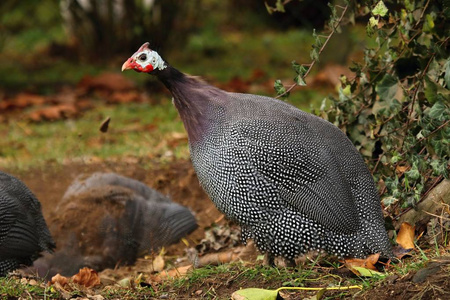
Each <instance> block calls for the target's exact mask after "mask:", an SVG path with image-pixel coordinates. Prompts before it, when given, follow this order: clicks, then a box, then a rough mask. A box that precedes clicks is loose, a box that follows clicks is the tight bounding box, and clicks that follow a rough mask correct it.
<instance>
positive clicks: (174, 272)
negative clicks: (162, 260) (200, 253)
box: [150, 265, 192, 282]
mask: <svg viewBox="0 0 450 300" xmlns="http://www.w3.org/2000/svg"><path fill="white" fill-rule="evenodd" d="M191 269H192V265H188V266H184V267H179V268H174V269H170V270H167V271H162V272H160V273H158V274H156V275H152V276H150V278H151V280H152V281H154V282H161V281H163V280H164V279H167V278H176V277H182V276H185V275H186V274H187V273H188V271H189V270H191Z"/></svg>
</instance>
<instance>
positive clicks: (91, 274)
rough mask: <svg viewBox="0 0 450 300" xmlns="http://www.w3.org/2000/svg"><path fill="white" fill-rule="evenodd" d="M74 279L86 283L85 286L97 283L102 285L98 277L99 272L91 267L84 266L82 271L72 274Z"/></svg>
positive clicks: (80, 283) (78, 282)
mask: <svg viewBox="0 0 450 300" xmlns="http://www.w3.org/2000/svg"><path fill="white" fill-rule="evenodd" d="M71 279H72V281H73V282H74V283H77V284H79V285H84V286H85V287H88V288H89V287H93V286H96V285H100V277H98V273H97V272H96V271H95V270H93V269H90V268H86V267H85V268H83V269H80V271H79V272H78V273H77V274H75V275H73V276H72V278H71Z"/></svg>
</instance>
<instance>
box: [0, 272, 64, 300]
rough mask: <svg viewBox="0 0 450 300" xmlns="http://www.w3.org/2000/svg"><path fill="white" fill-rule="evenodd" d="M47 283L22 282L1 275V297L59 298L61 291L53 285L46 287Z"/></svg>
mask: <svg viewBox="0 0 450 300" xmlns="http://www.w3.org/2000/svg"><path fill="white" fill-rule="evenodd" d="M44 286H45V283H43V282H36V284H35V285H31V284H29V283H22V282H20V280H18V279H14V278H11V277H0V297H1V299H18V298H29V299H37V298H39V299H59V293H58V292H56V291H54V290H53V289H52V288H51V287H44Z"/></svg>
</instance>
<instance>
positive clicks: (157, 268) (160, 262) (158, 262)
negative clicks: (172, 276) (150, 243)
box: [152, 255, 166, 272]
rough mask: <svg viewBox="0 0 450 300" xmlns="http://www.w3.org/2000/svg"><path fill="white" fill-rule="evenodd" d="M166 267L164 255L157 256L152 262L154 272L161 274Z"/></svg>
mask: <svg viewBox="0 0 450 300" xmlns="http://www.w3.org/2000/svg"><path fill="white" fill-rule="evenodd" d="M165 265H166V262H165V260H164V257H163V256H162V255H158V256H156V257H155V259H154V260H153V261H152V266H153V271H154V272H161V271H162V270H164V266H165Z"/></svg>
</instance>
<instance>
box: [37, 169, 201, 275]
mask: <svg viewBox="0 0 450 300" xmlns="http://www.w3.org/2000/svg"><path fill="white" fill-rule="evenodd" d="M50 220H51V221H52V222H51V223H52V225H51V229H52V232H54V238H55V240H56V241H57V243H58V249H57V251H56V253H55V255H53V256H46V257H43V258H41V259H39V260H38V261H36V263H35V264H34V265H35V267H36V268H37V269H38V273H39V274H40V275H46V274H47V273H49V274H50V275H53V274H55V273H61V274H62V275H65V276H70V275H73V274H75V273H76V272H78V270H79V268H82V267H90V268H93V269H95V270H97V271H101V270H103V269H105V268H114V267H115V266H117V265H127V264H133V263H134V262H135V261H136V259H137V258H138V257H139V256H143V255H145V254H148V253H149V251H151V250H158V249H160V248H161V247H164V246H169V245H171V244H173V243H176V242H178V241H179V240H180V239H181V238H183V237H184V236H186V235H188V234H189V233H191V232H192V231H194V230H195V229H196V228H197V222H196V220H195V217H194V215H193V214H192V212H191V211H190V210H189V209H188V208H187V207H185V206H182V205H180V204H178V203H175V202H172V201H171V200H170V199H169V198H168V197H166V196H164V195H162V194H161V193H159V192H157V191H156V190H153V189H151V188H150V187H148V186H146V185H145V184H144V183H142V182H139V181H137V180H134V179H131V178H128V177H124V176H121V175H119V174H116V173H94V174H92V175H89V176H86V175H81V176H79V177H78V178H77V179H75V181H74V182H73V183H72V184H71V185H70V186H69V187H68V189H67V191H66V193H65V194H64V196H63V199H62V200H61V202H60V203H59V204H58V205H57V207H56V209H55V216H53V217H52V218H51V219H50Z"/></svg>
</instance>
